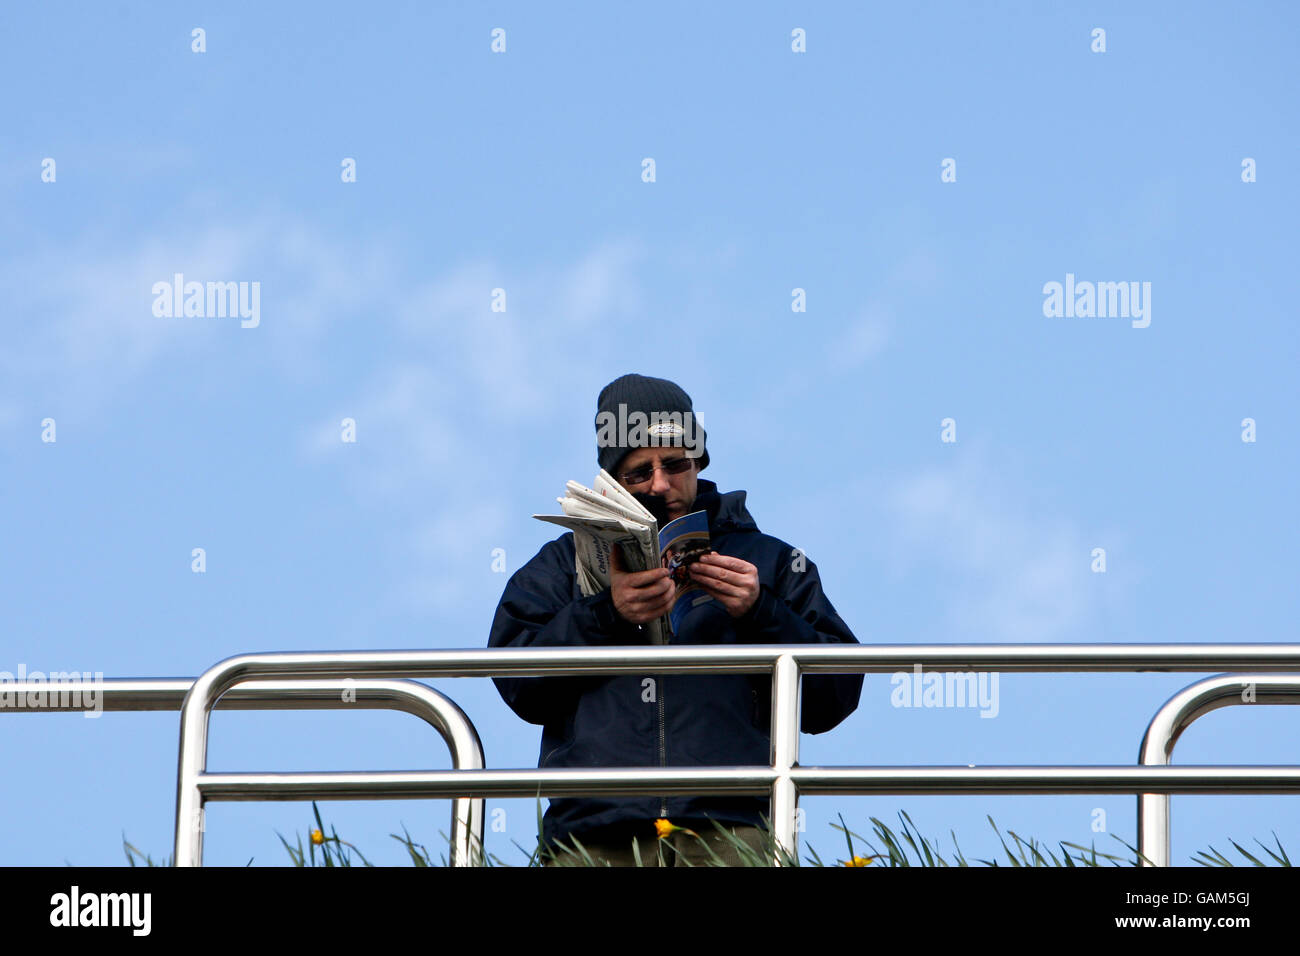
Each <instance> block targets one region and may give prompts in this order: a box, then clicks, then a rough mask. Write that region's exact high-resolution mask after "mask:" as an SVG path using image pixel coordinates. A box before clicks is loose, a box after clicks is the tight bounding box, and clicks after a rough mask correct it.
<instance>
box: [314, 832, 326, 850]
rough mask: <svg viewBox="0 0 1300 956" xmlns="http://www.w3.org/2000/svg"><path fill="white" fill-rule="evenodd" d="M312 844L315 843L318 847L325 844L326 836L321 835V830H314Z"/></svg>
mask: <svg viewBox="0 0 1300 956" xmlns="http://www.w3.org/2000/svg"><path fill="white" fill-rule="evenodd" d="M311 842H312V843H315V844H316V845H317V846H320V845H321V844H322V843H324V842H325V834H323V833H321V832H320V831H319V830H312V831H311Z"/></svg>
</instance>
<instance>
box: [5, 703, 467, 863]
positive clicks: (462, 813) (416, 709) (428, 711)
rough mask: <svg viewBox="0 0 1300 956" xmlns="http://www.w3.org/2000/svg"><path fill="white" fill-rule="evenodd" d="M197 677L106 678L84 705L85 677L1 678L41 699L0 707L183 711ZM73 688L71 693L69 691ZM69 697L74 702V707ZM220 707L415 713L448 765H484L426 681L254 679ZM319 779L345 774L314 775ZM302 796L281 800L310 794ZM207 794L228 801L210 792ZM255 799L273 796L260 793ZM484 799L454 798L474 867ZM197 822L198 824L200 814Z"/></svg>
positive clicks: (454, 831) (449, 707) (457, 827)
mask: <svg viewBox="0 0 1300 956" xmlns="http://www.w3.org/2000/svg"><path fill="white" fill-rule="evenodd" d="M193 685H194V681H192V680H186V679H183V678H162V679H157V680H137V679H134V678H126V679H120V678H105V679H100V680H96V681H94V682H93V684H92V685H90V686H92V687H93V691H94V693H93V697H94V698H95V701H94V702H92V703H90V704H89V705H88V704H86V697H87V694H86V688H87V686H88V685H87V683H85V682H76V681H16V682H13V683H6V684H5V691H6V692H7V693H15V694H17V693H24V694H28V693H36V694H40V695H42V696H43V697H44V698H45V699H46V702H45V704H44V705H42V706H41V707H40V708H39V709H37V710H28V709H22V710H18V709H14V710H8V709H7V708H0V713H5V712H10V713H60V712H62V713H69V712H77V711H88V710H101V709H102V710H106V711H164V710H180V709H181V705H182V704H183V703H184V701H185V695H186V694H187V693H189V690H190V688H191V687H192V686H193ZM74 692H75V693H74ZM73 701H78V702H79V703H77V704H76V705H74V704H73ZM217 706H219V707H220V708H221V709H223V710H340V709H351V708H360V709H362V710H398V711H403V712H405V713H408V714H412V715H413V716H416V717H419V718H420V719H421V720H423V721H425V722H426V723H427V724H429V725H430V726H431V727H433V728H434V729H435V730H437V731H438V733H439V734H440V735H441V736H442V738H443V740H444V741H445V742H446V744H447V748H448V750H449V751H450V753H451V762H452V766H453V767H456V768H458V769H463V770H481V769H482V768H483V767H484V766H485V764H484V761H483V744H482V742H481V741H480V740H479V736H478V732H477V731H476V730H475V729H474V725H473V724H472V723H471V722H470V719H469V717H467V716H466V714H465V712H464V711H463V710H461V709H460V707H458V706H457V705H456V703H455V702H454V701H452V700H451V699H450V698H448V697H446V696H445V695H443V694H440V693H439V692H438V691H436V690H434V689H433V688H432V687H429V686H427V685H425V684H421V683H419V682H418V681H413V680H376V679H365V680H353V679H350V678H344V679H341V680H293V681H282V680H251V681H246V682H244V683H241V684H237V685H236V686H234V687H232V688H231V689H230V690H229V691H228V692H227V693H226V694H225V695H224V696H223V697H222V698H221V700H220V701H219V702H218V704H217ZM242 776H245V777H247V778H249V779H254V780H263V779H266V778H274V777H275V776H277V775H276V774H267V773H260V774H245V775H242ZM318 776H320V777H321V778H323V779H325V780H330V779H332V778H338V777H344V778H347V777H349V776H350V775H349V774H348V773H346V772H344V773H333V774H330V773H326V774H319V775H318ZM313 796H314V795H313V794H312V793H310V792H304V793H303V794H302V796H300V797H299V796H293V797H279V799H304V800H306V799H312V797H313ZM209 799H228V798H226V797H224V796H222V795H220V794H211V795H209ZM257 799H277V796H275V795H271V796H262V797H259V798H257ZM484 802H485V801H484V799H483V798H482V797H481V796H475V795H471V794H465V795H461V796H457V797H456V798H454V800H453V801H452V810H451V834H450V837H449V839H450V841H451V862H452V865H454V866H472V865H474V864H475V863H476V862H478V859H479V858H480V857H481V854H482V852H483V849H482V848H483V828H484V812H485V808H484ZM197 822H198V824H199V826H200V827H201V826H202V825H203V821H202V819H201V818H200V819H199V820H198V821H197Z"/></svg>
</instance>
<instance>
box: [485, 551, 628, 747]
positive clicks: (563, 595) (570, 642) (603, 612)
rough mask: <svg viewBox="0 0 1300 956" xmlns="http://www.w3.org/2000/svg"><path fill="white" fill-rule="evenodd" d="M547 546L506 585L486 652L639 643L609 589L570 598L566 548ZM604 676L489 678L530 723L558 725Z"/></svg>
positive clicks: (569, 555)
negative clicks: (619, 611)
mask: <svg viewBox="0 0 1300 956" xmlns="http://www.w3.org/2000/svg"><path fill="white" fill-rule="evenodd" d="M563 541H564V539H563V538H561V539H558V540H556V541H552V542H550V543H549V544H547V545H546V546H545V547H543V548H542V550H541V551H539V552H538V553H537V556H536V557H534V558H533V559H532V560H531V561H529V562H528V563H527V564H526V565H524V566H523V567H522V568H520V569H519V570H518V571H516V572H515V574H514V575H513V576H512V577H511V578H510V580H509V582H507V584H506V589H505V593H504V594H502V595H501V601H500V603H499V604H498V605H497V610H496V616H495V617H494V618H493V620H492V631H491V634H490V635H489V637H488V647H584V646H586V647H589V646H594V645H617V644H639V643H644V640H642V639H640V637H639V632H638V631H637V630H636V628H635V627H633V626H632V625H630V624H628V623H627V622H626V621H624V620H623V619H622V618H621V617H619V616H618V614H617V613H616V612H615V611H614V604H613V601H612V600H611V598H610V593H609V590H608V589H606V590H604V591H601V592H600V593H599V594H593V595H590V596H588V597H578V598H575V597H574V596H573V594H574V591H575V588H574V569H573V550H572V547H571V546H570V547H564V546H563V545H562V544H561V542H563ZM607 679H608V678H606V677H494V678H493V682H494V683H495V684H496V686H497V691H498V692H499V693H500V694H501V696H502V698H504V700H505V702H506V703H507V704H509V705H510V708H511V710H513V711H514V712H515V713H516V714H518V715H519V716H520V717H521V718H523V719H524V720H526V721H528V722H529V723H532V724H546V723H551V722H553V721H556V720H563V719H564V718H565V717H566V716H567V715H569V714H571V713H573V711H574V710H575V709H576V707H577V701H578V698H579V697H580V696H581V695H582V694H583V693H584V692H585V691H586V690H587V689H588V688H590V687H591V686H593V685H594V684H598V683H601V682H603V681H604V680H607Z"/></svg>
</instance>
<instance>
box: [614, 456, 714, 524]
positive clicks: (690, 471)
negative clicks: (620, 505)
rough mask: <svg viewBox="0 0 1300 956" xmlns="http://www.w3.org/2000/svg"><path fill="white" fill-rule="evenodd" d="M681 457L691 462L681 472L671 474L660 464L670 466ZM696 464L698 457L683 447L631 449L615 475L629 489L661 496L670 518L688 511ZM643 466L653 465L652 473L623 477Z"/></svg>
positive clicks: (697, 464)
mask: <svg viewBox="0 0 1300 956" xmlns="http://www.w3.org/2000/svg"><path fill="white" fill-rule="evenodd" d="M683 458H685V459H687V460H689V461H690V467H689V468H687V469H686V470H685V471H683V472H681V473H680V474H676V475H670V474H669V473H668V471H667V470H665V469H664V468H663V467H662V466H663V465H665V464H667V465H669V466H671V465H672V464H673V462H675V461H679V460H681V459H683ZM699 464H700V461H699V459H698V458H691V457H690V456H688V455H687V454H686V449H684V448H671V447H670V448H634V449H632V450H631V451H630V452H628V453H627V456H626V457H625V458H624V459H623V460H622V461H621V462H619V465H618V470H617V471H616V472H615V475H614V477H615V478H617V479H618V483H619V484H620V485H622V486H623V487H624V488H626V489H627V490H628V491H631V492H634V493H638V494H644V495H659V496H660V497H661V498H663V499H664V502H665V504H666V505H667V507H668V517H669V519H670V520H671V519H674V518H680V517H681V516H682V515H684V514H687V513H688V512H689V511H690V507H691V505H693V504H694V503H695V494H696V480H697V475H698V474H699ZM646 466H652V467H653V472H652V474H651V475H650V477H648V478H647V479H646V480H645V481H641V482H629V481H627V480H626V479H625V478H624V477H623V476H624V475H626V474H627V473H628V472H630V471H636V470H637V469H639V468H644V467H646ZM634 477H635V476H634Z"/></svg>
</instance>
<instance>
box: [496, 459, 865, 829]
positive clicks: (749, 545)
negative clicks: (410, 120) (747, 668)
mask: <svg viewBox="0 0 1300 956" xmlns="http://www.w3.org/2000/svg"><path fill="white" fill-rule="evenodd" d="M701 509H703V510H705V511H707V512H708V515H709V532H710V538H711V545H712V547H713V548H715V549H716V550H717V551H718V552H720V553H721V554H725V555H730V556H732V557H736V558H742V559H744V560H745V561H748V562H750V563H751V564H753V565H754V566H755V567H757V568H758V578H759V584H760V589H759V597H758V600H757V601H756V602H755V603H754V606H753V607H752V608H751V609H750V610H749V611H748V612H747V613H746V614H745V615H743V616H742V617H739V618H734V619H733V618H732V617H731V616H730V615H729V614H727V612H726V609H725V608H723V607H722V606H721V605H720V604H718V603H716V602H713V603H710V604H705V605H702V606H701V607H699V608H697V609H695V610H693V611H692V612H691V614H690V615H689V616H688V617H687V619H686V622H685V624H684V625H683V629H682V633H681V634H676V635H673V637H672V643H673V644H819V643H826V644H835V643H844V644H856V643H858V641H857V639H856V638H855V637H854V636H853V634H852V632H851V631H850V630H849V628H848V626H847V625H846V624H845V623H844V622H843V621H842V620H841V619H840V616H839V615H838V614H836V613H835V608H834V607H832V606H831V602H830V601H828V600H827V599H826V595H825V594H823V593H822V586H821V579H820V578H819V577H818V574H817V568H816V566H815V565H814V564H813V563H812V562H811V561H809V560H807V558H804V557H802V556H801V555H800V556H796V555H795V554H794V553H793V552H794V549H793V548H791V546H790V545H788V544H786V543H785V542H784V541H781V540H779V539H777V538H773V537H771V536H770V535H766V534H763V533H762V532H760V531H759V530H758V526H757V525H756V524H755V523H754V519H753V518H752V517H750V514H749V512H748V511H747V510H746V509H745V492H743V491H733V492H728V493H727V494H723V495H720V494H718V490H717V486H716V485H715V484H714V483H713V482H711V481H708V480H706V479H699V483H698V486H697V495H696V499H695V504H694V506H693V508H692V510H694V511H699V510H701ZM796 557H798V560H796ZM800 566H802V567H803V569H802V570H797V568H799V567H800ZM645 643H647V638H646V636H645V633H644V632H642V631H641V629H640V628H638V627H637V625H635V624H630V623H628V622H627V621H625V620H623V618H622V617H620V616H619V615H618V614H617V613H616V612H615V611H614V605H613V601H612V599H611V597H610V592H609V590H608V589H606V590H604V591H602V592H601V593H599V594H593V595H590V596H588V597H583V596H582V594H581V591H580V590H579V588H578V584H577V580H576V575H575V572H574V548H573V534H572V533H565V534H564V535H562V536H561V537H559V538H556V539H555V540H554V541H551V542H548V543H547V544H546V545H544V546H543V547H542V549H541V551H539V552H538V553H537V555H536V557H534V558H533V559H532V560H531V561H529V562H528V563H527V564H526V565H524V566H523V567H522V568H520V569H519V570H518V571H517V572H515V574H514V575H513V576H512V577H511V578H510V581H509V582H508V583H507V584H506V589H505V593H504V594H502V596H501V602H500V604H498V605H497V611H496V617H495V618H494V619H493V621H492V634H491V636H490V638H489V639H488V646H489V647H575V646H600V645H606V646H617V645H640V644H645ZM646 678H651V680H652V681H653V683H647V682H646ZM494 680H495V682H496V685H497V689H498V690H499V691H500V692H501V696H502V697H503V698H504V699H505V701H506V703H507V704H509V705H510V707H511V709H512V710H514V712H515V713H516V714H518V715H519V716H520V717H522V718H523V719H524V720H526V721H528V722H529V723H534V724H541V725H542V727H543V730H542V748H541V754H540V761H539V763H538V766H539V767H627V766H644V767H660V766H668V767H679V766H704V767H708V766H754V765H757V766H764V765H766V764H768V763H770V762H771V752H770V751H771V744H770V736H769V734H770V726H771V685H772V680H771V677H770V676H767V675H761V676H759V675H748V674H712V675H705V676H697V675H672V676H665V675H652V674H647V675H645V676H644V677H642V676H638V675H631V674H629V675H619V676H609V677H524V678H506V677H499V678H494ZM861 691H862V675H860V674H859V675H817V676H813V675H809V676H807V677H805V678H803V692H802V713H801V717H800V720H801V729H802V730H803V731H804V732H805V733H812V734H818V733H822V732H823V731H827V730H830V729H831V728H832V727H834V726H835V725H836V724H838V723H839V722H840V721H842V720H843V719H844V718H845V717H847V716H848V715H849V714H850V713H852V712H853V710H854V708H855V707H857V705H858V696H859V694H860V693H861ZM767 812H768V801H767V800H766V799H765V798H758V797H737V796H719V797H707V796H691V797H657V796H647V797H584V798H565V799H556V800H552V801H551V804H550V807H549V809H548V810H547V811H546V816H545V819H544V821H543V834H542V835H543V838H544V839H545V840H546V841H547V842H548V843H549V842H551V841H553V840H555V839H557V838H558V839H563V840H566V841H567V840H568V837H569V836H570V835H571V834H577V835H578V838H579V839H582V835H583V833H586V832H590V831H592V830H594V829H596V828H605V827H620V826H621V827H630V826H632V825H637V826H645V827H647V828H648V832H649V833H653V821H654V820H655V819H656V818H657V817H667V818H669V819H671V820H673V821H674V822H678V821H680V820H700V819H703V818H705V817H711V818H713V819H715V820H718V821H719V822H723V823H731V824H738V823H740V824H745V823H747V824H757V823H758V822H759V818H760V814H761V815H766V814H767Z"/></svg>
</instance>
